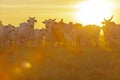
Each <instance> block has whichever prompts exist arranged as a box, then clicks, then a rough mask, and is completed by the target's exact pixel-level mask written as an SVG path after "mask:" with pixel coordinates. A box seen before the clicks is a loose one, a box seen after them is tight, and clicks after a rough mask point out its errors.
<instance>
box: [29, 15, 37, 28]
mask: <svg viewBox="0 0 120 80" xmlns="http://www.w3.org/2000/svg"><path fill="white" fill-rule="evenodd" d="M27 22H28V23H29V24H30V25H31V26H34V23H35V22H37V20H36V19H35V17H32V18H31V17H29V19H28V20H27Z"/></svg>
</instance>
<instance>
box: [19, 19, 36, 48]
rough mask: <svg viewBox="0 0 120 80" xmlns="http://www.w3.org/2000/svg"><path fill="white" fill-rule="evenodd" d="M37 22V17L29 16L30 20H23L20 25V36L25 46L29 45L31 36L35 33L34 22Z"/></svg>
mask: <svg viewBox="0 0 120 80" xmlns="http://www.w3.org/2000/svg"><path fill="white" fill-rule="evenodd" d="M35 22H37V21H36V20H35V17H33V18H31V17H29V20H27V22H23V23H21V24H20V26H19V37H20V39H21V41H20V42H21V43H20V44H23V45H25V46H27V45H28V40H30V38H31V36H32V35H33V31H34V23H35Z"/></svg>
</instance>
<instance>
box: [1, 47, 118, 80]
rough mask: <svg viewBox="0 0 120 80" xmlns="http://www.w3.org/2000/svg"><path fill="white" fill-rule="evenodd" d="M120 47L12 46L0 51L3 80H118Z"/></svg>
mask: <svg viewBox="0 0 120 80" xmlns="http://www.w3.org/2000/svg"><path fill="white" fill-rule="evenodd" d="M119 48H120V47H117V48H109V47H102V48H91V47H90V48H84V49H81V48H72V47H69V48H62V47H57V48H16V47H9V48H6V49H5V50H0V80H119V79H120V50H119ZM23 63H25V64H23ZM27 64H30V65H27Z"/></svg>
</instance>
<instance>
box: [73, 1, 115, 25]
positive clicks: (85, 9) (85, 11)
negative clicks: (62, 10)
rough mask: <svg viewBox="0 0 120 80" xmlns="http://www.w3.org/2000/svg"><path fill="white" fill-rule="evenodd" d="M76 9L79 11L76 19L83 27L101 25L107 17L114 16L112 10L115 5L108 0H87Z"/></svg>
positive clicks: (75, 15) (76, 13)
mask: <svg viewBox="0 0 120 80" xmlns="http://www.w3.org/2000/svg"><path fill="white" fill-rule="evenodd" d="M75 7H76V9H77V11H76V12H75V14H74V17H75V18H76V19H77V21H80V22H81V23H83V25H86V24H96V25H101V22H102V21H103V19H104V18H105V17H110V16H111V15H113V11H112V8H113V7H114V3H113V2H108V1H106V0H87V1H86V2H83V3H82V4H77V5H75Z"/></svg>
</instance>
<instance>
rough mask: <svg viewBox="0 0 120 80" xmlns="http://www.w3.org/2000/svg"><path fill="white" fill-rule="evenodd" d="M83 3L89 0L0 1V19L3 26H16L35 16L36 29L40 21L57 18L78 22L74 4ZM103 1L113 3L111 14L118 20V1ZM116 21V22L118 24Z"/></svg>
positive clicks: (119, 3)
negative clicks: (113, 9)
mask: <svg viewBox="0 0 120 80" xmlns="http://www.w3.org/2000/svg"><path fill="white" fill-rule="evenodd" d="M84 1H90V0H0V19H1V20H2V21H3V23H4V24H8V23H11V24H13V25H16V26H18V25H19V23H20V22H23V21H26V20H27V19H28V17H29V16H35V17H36V19H37V20H38V23H37V25H36V26H37V27H38V26H44V25H43V24H42V21H43V20H44V19H47V18H57V19H58V20H60V19H61V18H64V20H65V21H66V22H69V21H75V22H79V21H77V19H75V18H74V16H73V13H74V12H76V11H77V10H78V9H76V8H75V4H79V5H81V3H82V2H84ZM104 1H111V2H114V3H115V5H116V6H115V11H114V13H113V14H115V17H116V16H117V17H118V19H120V17H119V15H118V14H120V0H104ZM105 7H106V6H105ZM79 8H80V7H79ZM79 10H80V9H79ZM118 19H116V22H118V23H119V20H118Z"/></svg>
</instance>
